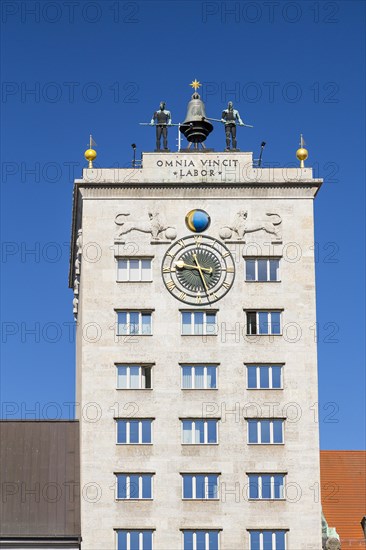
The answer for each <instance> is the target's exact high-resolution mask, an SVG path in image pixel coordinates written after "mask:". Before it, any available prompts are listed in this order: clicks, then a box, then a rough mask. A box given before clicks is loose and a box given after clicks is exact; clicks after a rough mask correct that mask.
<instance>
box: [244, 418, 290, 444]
mask: <svg viewBox="0 0 366 550" xmlns="http://www.w3.org/2000/svg"><path fill="white" fill-rule="evenodd" d="M247 422H248V443H258V444H267V443H269V444H272V445H273V444H277V443H283V423H284V421H283V420H279V419H277V420H257V419H250V420H248V421H247Z"/></svg>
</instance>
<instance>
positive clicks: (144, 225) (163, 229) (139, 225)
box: [114, 212, 177, 241]
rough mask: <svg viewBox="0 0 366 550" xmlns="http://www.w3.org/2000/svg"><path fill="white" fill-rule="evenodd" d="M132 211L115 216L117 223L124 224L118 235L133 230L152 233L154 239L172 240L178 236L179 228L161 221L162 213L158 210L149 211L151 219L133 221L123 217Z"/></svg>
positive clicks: (120, 235)
mask: <svg viewBox="0 0 366 550" xmlns="http://www.w3.org/2000/svg"><path fill="white" fill-rule="evenodd" d="M129 215H130V213H129V212H128V213H121V214H117V216H116V217H115V220H114V221H115V224H116V225H119V226H122V230H120V231H119V233H118V237H122V236H123V235H126V234H127V233H130V232H131V231H140V232H141V233H150V234H151V237H152V239H153V240H156V241H161V240H164V239H166V240H168V241H172V240H174V239H175V238H176V237H177V230H176V228H175V227H173V226H171V225H167V224H166V223H165V222H162V221H161V217H160V214H159V213H158V212H149V213H148V216H149V221H146V222H144V221H141V222H131V221H126V220H124V219H123V217H124V216H129Z"/></svg>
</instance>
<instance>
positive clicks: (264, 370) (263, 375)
mask: <svg viewBox="0 0 366 550" xmlns="http://www.w3.org/2000/svg"><path fill="white" fill-rule="evenodd" d="M259 372H260V387H261V388H269V367H260V369H259Z"/></svg>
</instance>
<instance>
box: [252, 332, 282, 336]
mask: <svg viewBox="0 0 366 550" xmlns="http://www.w3.org/2000/svg"><path fill="white" fill-rule="evenodd" d="M245 336H283V334H282V332H281V334H246V335H245Z"/></svg>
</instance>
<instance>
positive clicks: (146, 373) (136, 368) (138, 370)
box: [116, 364, 152, 390]
mask: <svg viewBox="0 0 366 550" xmlns="http://www.w3.org/2000/svg"><path fill="white" fill-rule="evenodd" d="M116 367H117V389H118V390H145V389H151V387H152V385H151V366H145V365H124V364H123V365H116Z"/></svg>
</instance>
